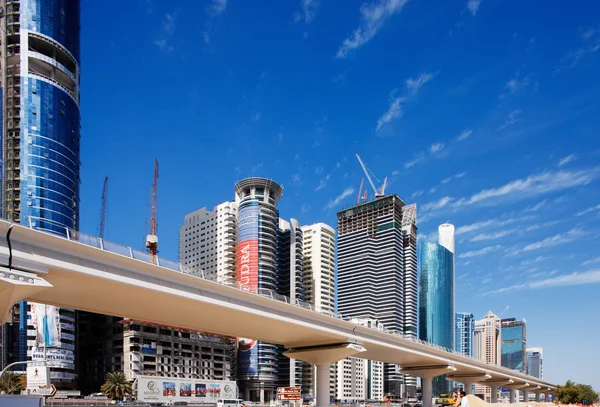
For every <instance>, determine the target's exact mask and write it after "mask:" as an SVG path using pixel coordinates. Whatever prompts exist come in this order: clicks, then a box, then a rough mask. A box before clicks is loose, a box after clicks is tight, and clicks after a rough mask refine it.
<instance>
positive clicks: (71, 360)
mask: <svg viewBox="0 0 600 407" xmlns="http://www.w3.org/2000/svg"><path fill="white" fill-rule="evenodd" d="M31 359H32V360H39V361H40V362H41V361H43V360H44V349H43V348H34V349H33V351H32V352H31ZM46 360H47V361H48V366H49V367H58V368H63V369H75V354H74V353H73V351H72V350H66V349H57V348H49V349H46Z"/></svg>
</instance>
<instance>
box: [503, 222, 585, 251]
mask: <svg viewBox="0 0 600 407" xmlns="http://www.w3.org/2000/svg"><path fill="white" fill-rule="evenodd" d="M583 234H584V233H583V231H582V230H581V229H579V228H574V229H571V230H569V231H567V232H565V233H559V234H557V235H554V236H550V237H547V238H545V239H544V240H540V241H539V242H535V243H531V244H528V245H527V246H525V247H523V249H516V250H510V251H509V252H508V254H509V255H515V254H519V253H522V252H530V251H533V250H539V249H543V248H546V247H552V246H556V245H559V244H562V243H568V242H571V241H573V240H575V239H577V238H578V237H579V236H582V235H583Z"/></svg>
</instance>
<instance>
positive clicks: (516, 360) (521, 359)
mask: <svg viewBox="0 0 600 407" xmlns="http://www.w3.org/2000/svg"><path fill="white" fill-rule="evenodd" d="M526 350H527V329H526V326H525V320H523V321H517V320H516V319H515V318H507V319H503V320H502V356H501V363H502V366H504V367H507V368H509V369H513V370H518V371H520V372H523V373H526V372H527V351H526Z"/></svg>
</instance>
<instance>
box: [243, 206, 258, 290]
mask: <svg viewBox="0 0 600 407" xmlns="http://www.w3.org/2000/svg"><path fill="white" fill-rule="evenodd" d="M259 219H260V213H259V206H258V202H247V203H245V204H244V205H243V206H242V207H241V208H240V210H239V213H238V281H239V283H240V288H241V289H242V290H245V291H250V292H257V291H258V224H259Z"/></svg>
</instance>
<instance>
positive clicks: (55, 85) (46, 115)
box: [0, 0, 81, 388]
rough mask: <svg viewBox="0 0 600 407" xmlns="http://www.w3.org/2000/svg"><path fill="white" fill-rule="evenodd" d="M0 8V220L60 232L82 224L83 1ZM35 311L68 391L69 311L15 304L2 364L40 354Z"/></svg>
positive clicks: (48, 0) (57, 377) (36, 1)
mask: <svg viewBox="0 0 600 407" xmlns="http://www.w3.org/2000/svg"><path fill="white" fill-rule="evenodd" d="M0 6H1V7H2V8H3V11H4V15H3V16H2V18H1V19H0V24H1V28H2V30H1V36H2V41H1V42H2V45H1V47H2V49H1V57H0V70H1V86H2V100H1V107H2V116H1V127H2V131H1V133H0V138H1V142H0V145H1V149H2V153H1V154H2V160H1V165H2V171H1V181H0V184H1V192H0V200H1V202H0V203H1V208H2V217H3V218H6V219H8V220H10V221H13V222H16V223H22V224H24V225H27V226H32V227H34V228H38V229H43V230H46V231H49V232H52V233H57V234H65V233H66V230H65V228H66V227H68V228H72V229H75V230H77V229H78V226H79V184H80V178H79V170H80V165H81V164H80V161H79V144H80V129H81V124H80V115H79V76H80V70H79V66H80V54H79V39H80V0H60V1H58V0H20V1H19V0H15V1H6V0H3V1H1V2H0ZM35 310H37V311H38V314H39V311H41V310H43V311H44V316H39V315H38V317H39V321H45V320H47V317H48V316H50V315H56V316H57V317H58V320H59V321H60V324H58V325H57V329H58V330H59V331H58V332H57V334H58V336H57V338H56V340H54V341H52V349H51V352H50V353H49V356H48V357H49V358H51V357H52V356H51V353H54V354H55V356H56V362H55V363H54V365H55V366H53V367H54V369H53V370H52V371H51V378H52V379H53V381H54V382H55V383H56V384H57V387H59V388H60V387H70V386H71V385H72V384H73V380H74V379H75V378H76V376H75V374H74V360H75V357H74V355H75V354H76V352H75V343H76V340H75V334H76V333H75V313H74V311H73V310H69V309H64V308H62V309H60V311H59V310H58V309H55V308H54V307H44V306H40V305H33V304H27V303H26V302H24V301H22V302H20V304H19V305H18V306H16V307H15V309H14V310H13V313H12V320H11V321H9V322H10V324H9V326H7V327H4V328H3V329H2V333H3V335H4V340H3V342H8V343H10V344H11V352H9V353H10V356H9V353H6V352H7V350H5V349H4V348H3V353H4V354H3V357H2V359H1V361H2V362H3V363H10V362H12V361H15V360H26V359H32V358H36V357H37V356H39V355H38V353H39V352H38V348H37V347H38V346H40V341H39V340H37V339H36V338H35V335H34V332H35V331H38V332H40V330H43V329H44V328H47V327H45V326H42V327H40V326H36V321H35V319H34V318H33V315H32V314H34V313H35ZM6 337H9V339H8V341H6ZM46 345H47V346H48V343H46ZM59 356H60V357H59ZM59 359H60V360H61V361H60V362H59ZM63 385H64V386H63Z"/></svg>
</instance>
